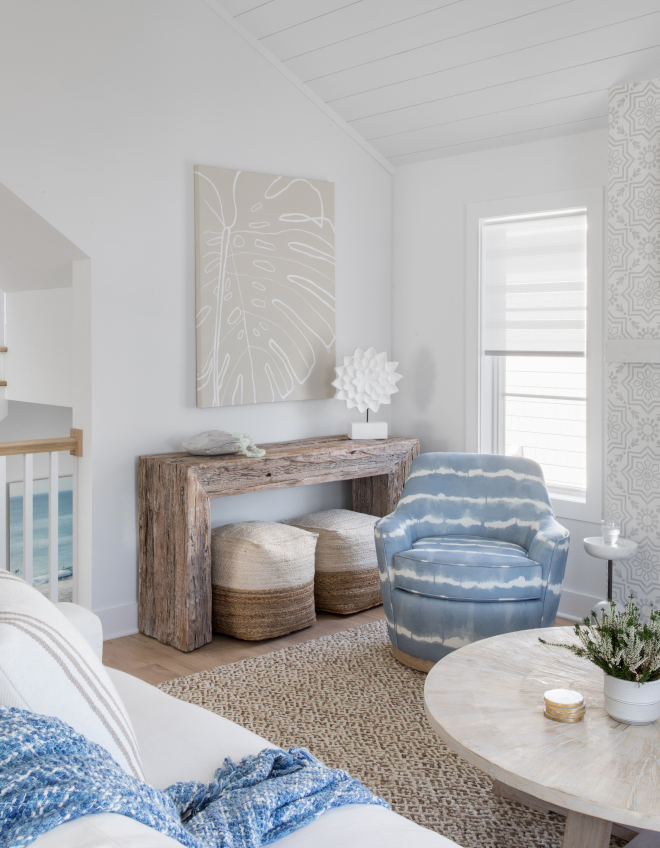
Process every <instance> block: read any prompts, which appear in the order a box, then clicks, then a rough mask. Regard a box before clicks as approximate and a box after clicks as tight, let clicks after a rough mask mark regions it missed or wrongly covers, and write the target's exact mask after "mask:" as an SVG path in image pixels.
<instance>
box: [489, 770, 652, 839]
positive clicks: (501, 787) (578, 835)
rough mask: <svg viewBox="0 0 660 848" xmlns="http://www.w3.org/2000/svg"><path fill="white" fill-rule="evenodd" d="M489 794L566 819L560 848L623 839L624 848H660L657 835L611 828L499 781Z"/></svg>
mask: <svg viewBox="0 0 660 848" xmlns="http://www.w3.org/2000/svg"><path fill="white" fill-rule="evenodd" d="M493 793H494V794H495V795H499V796H500V797H501V798H506V799H507V801H516V802H517V803H518V804H522V805H523V806H524V807H529V808H530V809H532V810H538V811H539V812H540V813H549V812H552V813H558V814H559V815H560V816H566V825H565V828H564V841H563V842H562V848H575V846H578V848H609V845H610V837H611V836H618V837H619V838H620V839H625V840H626V841H627V842H628V845H627V846H626V848H660V833H655V832H653V831H650V830H644V831H641V832H638V831H637V830H632V829H631V828H628V827H624V826H623V825H621V824H613V823H612V822H609V821H606V820H605V819H598V818H595V817H594V816H585V815H583V814H582V813H575V812H573V811H571V810H567V809H566V808H565V807H559V806H557V805H556V804H550V803H549V802H548V801H542V800H541V799H540V798H535V797H534V796H533V795H529V794H528V793H527V792H523V791H522V790H521V789H514V788H513V786H507V785H506V783H501V782H500V781H499V780H494V781H493ZM630 840H632V841H630Z"/></svg>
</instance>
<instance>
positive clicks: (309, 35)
mask: <svg viewBox="0 0 660 848" xmlns="http://www.w3.org/2000/svg"><path fill="white" fill-rule="evenodd" d="M462 2H463V0H406V2H405V3H402V2H401V0H362V2H361V3H356V4H355V5H352V6H345V7H344V8H343V9H338V10H337V11H336V12H333V13H332V14H330V15H324V16H323V17H321V18H314V19H313V20H311V21H307V22H305V23H303V24H300V25H299V26H295V27H290V28H289V29H286V30H283V31H282V32H278V33H275V34H274V35H270V36H266V37H265V38H264V39H263V41H264V44H265V46H266V47H268V49H269V50H272V51H273V53H274V54H275V55H276V56H277V58H278V59H281V60H282V61H286V60H287V59H291V58H292V57H293V56H299V55H300V53H301V52H302V53H304V55H310V54H311V53H315V52H317V51H318V50H319V49H320V48H324V47H327V46H328V45H335V46H338V45H339V44H344V45H346V42H347V40H348V42H349V43H350V42H352V41H353V40H355V39H356V38H359V37H360V36H361V35H364V34H366V33H369V32H371V31H373V30H374V29H377V30H378V31H380V30H382V29H386V30H389V31H390V32H389V35H388V37H387V38H388V41H389V44H390V52H391V50H392V46H393V44H395V43H396V42H395V39H396V41H398V27H396V24H399V23H401V22H402V21H404V22H405V23H406V24H408V25H410V23H412V24H413V26H414V27H415V28H417V25H416V24H415V21H416V20H417V19H418V18H419V17H420V16H422V17H423V18H426V17H427V15H428V13H429V12H434V11H436V10H438V9H439V8H440V7H446V6H454V5H457V6H459V5H461V4H462ZM519 2H520V0H519ZM535 2H542V0H535ZM545 2H551V0H545ZM555 2H559V0H555ZM393 25H394V26H395V28H394V29H393ZM340 52H341V51H340ZM358 61H359V60H358ZM296 73H297V71H296Z"/></svg>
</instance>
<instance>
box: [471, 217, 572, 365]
mask: <svg viewBox="0 0 660 848" xmlns="http://www.w3.org/2000/svg"><path fill="white" fill-rule="evenodd" d="M481 238H482V242H481V245H482V253H481V261H482V267H481V281H482V292H481V304H482V351H483V353H484V354H485V355H486V356H516V355H518V356H584V355H585V352H586V327H587V321H586V317H587V316H586V290H587V214H586V210H584V209H571V210H562V211H559V212H553V213H551V214H548V215H544V216H536V217H528V218H499V219H490V220H485V221H483V222H482V232H481Z"/></svg>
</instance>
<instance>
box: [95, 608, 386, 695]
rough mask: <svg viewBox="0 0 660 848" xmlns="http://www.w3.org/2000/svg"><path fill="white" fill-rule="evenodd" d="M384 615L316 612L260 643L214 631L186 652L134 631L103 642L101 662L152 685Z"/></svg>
mask: <svg viewBox="0 0 660 848" xmlns="http://www.w3.org/2000/svg"><path fill="white" fill-rule="evenodd" d="M381 618H385V615H384V613H383V608H382V606H380V607H374V609H369V610H365V611H364V612H358V613H355V615H332V614H331V613H328V612H317V614H316V623H315V624H313V625H312V626H311V627H306V628H305V629H304V630H298V631H297V632H296V633H289V634H288V635H287V636H279V637H278V638H277V639H265V640H264V641H263V642H244V641H243V640H242V639H233V638H232V637H231V636H223V635H222V634H220V633H214V634H213V641H212V642H209V644H208V645H204V647H203V648H198V649H197V650H196V651H191V652H190V653H188V654H185V653H183V652H182V651H179V650H177V649H176V648H172V647H171V646H170V645H162V644H161V643H160V642H158V641H157V640H156V639H152V638H151V637H150V636H143V635H142V633H136V634H135V635H134V636H122V637H121V639H109V640H108V641H107V642H104V643H103V662H104V664H105V665H109V666H110V667H111V668H118V669H119V670H120V671H126V672H128V673H129V674H132V675H134V676H135V677H140V678H141V679H142V680H146V681H147V683H152V684H154V685H156V684H158V683H163V682H164V681H166V680H172V679H173V678H174V677H183V676H185V675H186V674H194V673H195V672H196V671H205V670H206V669H207V668H215V667H216V666H219V665H227V663H232V662H237V661H238V660H244V659H247V658H248V657H258V656H260V655H261V654H269V653H271V652H272V651H279V650H281V649H282V648H287V647H288V646H289V645H297V644H298V643H299V642H307V641H308V640H309V639H318V638H319V636H329V635H331V634H332V633H339V631H340V630H349V629H350V628H351V627H357V626H358V625H360V624H366V623H367V622H369V621H378V620H379V619H381Z"/></svg>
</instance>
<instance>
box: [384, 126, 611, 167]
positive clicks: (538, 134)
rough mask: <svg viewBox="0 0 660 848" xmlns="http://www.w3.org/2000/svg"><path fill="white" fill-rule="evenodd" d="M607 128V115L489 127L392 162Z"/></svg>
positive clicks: (488, 148)
mask: <svg viewBox="0 0 660 848" xmlns="http://www.w3.org/2000/svg"><path fill="white" fill-rule="evenodd" d="M605 129H607V119H606V118H605V119H603V118H587V119H585V120H581V121H578V122H576V123H571V124H563V125H554V126H547V127H540V128H539V129H535V130H526V131H524V132H510V131H507V132H505V134H504V135H497V134H496V133H495V132H490V131H489V134H488V136H486V137H484V138H478V139H474V140H473V141H469V142H462V143H460V144H452V145H448V146H447V147H438V148H436V149H435V150H427V151H425V152H423V153H409V154H406V155H403V156H395V157H393V158H392V160H391V162H392V164H393V165H394V166H397V165H412V164H415V163H417V162H427V161H428V160H429V159H442V158H444V157H446V156H457V155H463V154H466V153H477V152H479V151H481V150H492V149H494V148H498V147H509V146H511V145H513V144H527V143H529V142H532V141H544V140H546V139H549V138H558V137H560V136H564V135H573V134H575V133H584V132H591V131H593V130H605Z"/></svg>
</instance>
